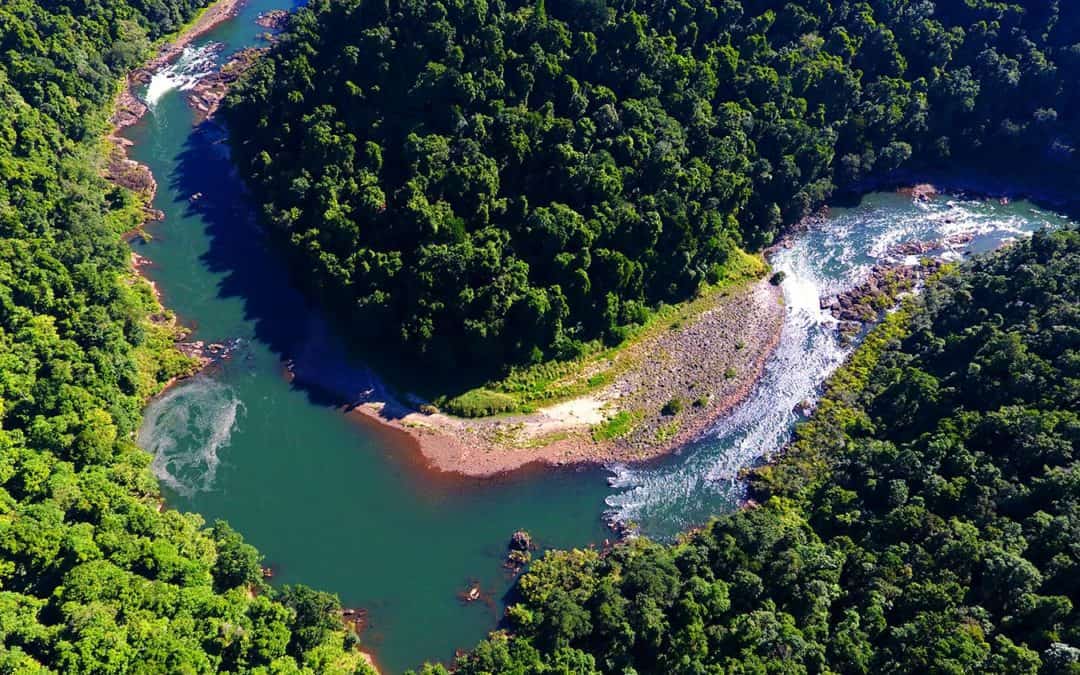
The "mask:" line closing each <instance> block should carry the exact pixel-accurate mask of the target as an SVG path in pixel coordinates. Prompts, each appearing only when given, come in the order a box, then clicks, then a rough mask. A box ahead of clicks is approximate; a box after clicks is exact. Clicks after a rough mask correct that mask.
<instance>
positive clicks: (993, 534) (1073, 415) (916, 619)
mask: <svg viewBox="0 0 1080 675" xmlns="http://www.w3.org/2000/svg"><path fill="white" fill-rule="evenodd" d="M913 304H915V303H913ZM1078 447H1080V232H1077V231H1076V230H1072V231H1068V232H1057V233H1054V234H1038V235H1036V236H1035V238H1034V239H1033V240H1032V241H1030V242H1025V243H1022V244H1016V245H1014V246H1013V247H1011V248H1009V249H1008V250H1006V251H1005V252H1003V253H1001V254H998V255H996V256H994V257H991V258H988V259H984V260H980V261H979V262H977V263H975V264H974V265H972V266H970V267H969V268H967V269H964V270H963V271H962V272H961V273H959V274H951V275H947V276H945V277H943V278H940V279H939V280H938V281H936V282H934V283H933V284H932V285H931V286H930V287H929V288H928V290H927V292H926V293H925V296H924V298H923V299H922V300H921V301H919V303H917V306H915V307H912V306H909V307H907V308H906V309H905V310H903V311H901V312H899V313H897V314H895V315H893V316H891V317H890V319H889V320H888V321H886V323H885V324H884V325H882V326H881V327H879V328H878V329H877V330H876V332H875V333H874V334H872V335H871V337H870V339H869V340H868V341H867V342H866V343H865V344H864V345H863V346H862V347H860V349H859V351H858V352H856V354H855V356H854V358H853V359H852V360H851V361H850V362H849V363H848V364H847V365H845V366H844V367H843V368H842V369H841V370H840V371H839V372H838V374H837V375H836V376H835V377H834V378H833V379H832V381H831V384H830V387H829V391H828V392H827V395H826V396H825V398H824V399H823V400H822V402H821V404H820V406H819V408H818V411H817V412H816V413H815V415H814V416H813V417H812V418H811V419H810V420H809V421H808V422H806V423H805V424H804V425H803V426H802V427H800V429H799V433H798V435H797V440H796V441H795V443H794V445H793V446H792V447H791V448H790V449H789V451H788V454H787V455H786V456H784V457H783V458H781V459H780V460H779V461H778V462H777V463H776V464H775V465H773V466H769V467H765V468H763V469H761V470H759V471H758V472H757V473H756V474H755V475H754V477H753V479H752V484H753V491H754V496H755V497H756V498H757V499H759V500H760V501H761V506H757V507H751V508H747V509H744V510H742V511H740V512H738V513H735V514H732V515H728V516H723V517H721V518H718V519H716V520H714V521H713V522H712V523H710V524H709V525H708V526H707V527H705V528H704V529H702V530H701V531H697V532H693V533H690V534H688V535H686V536H685V538H684V540H683V541H681V542H679V543H677V544H675V545H672V546H663V545H660V544H656V543H652V542H649V541H645V540H638V541H632V542H630V543H628V544H626V545H621V546H617V547H616V548H615V549H614V550H613V551H612V552H611V553H609V554H608V555H606V556H601V555H599V554H598V553H597V552H595V551H591V550H589V551H569V552H558V553H549V554H548V555H547V556H545V557H544V558H543V559H542V560H540V561H538V562H536V563H534V564H533V565H532V567H531V569H530V570H529V571H528V572H527V573H526V575H525V576H524V577H523V578H522V579H521V580H520V581H519V583H518V586H517V592H518V595H519V598H518V600H517V602H516V603H515V604H513V605H512V606H511V607H510V609H509V611H508V613H507V620H508V623H509V628H510V630H511V631H512V636H510V635H508V634H506V633H496V634H494V635H493V636H492V637H491V638H489V639H488V640H487V641H486V642H484V643H482V644H481V645H480V646H479V647H478V648H477V649H476V650H474V651H473V652H472V653H471V654H469V655H468V656H465V657H463V658H462V659H460V660H459V662H458V667H459V670H458V672H459V673H462V675H468V674H472V673H475V674H477V675H479V674H480V673H519V674H522V675H524V674H528V673H537V674H539V673H568V672H573V673H600V672H604V673H635V672H636V673H826V672H835V673H1002V674H1009V675H1019V674H1023V673H1029V674H1031V675H1035V674H1037V673H1042V674H1045V675H1051V674H1053V675H1060V674H1065V673H1080V611H1078V608H1077V606H1076V603H1078V602H1080V450H1078ZM424 672H425V673H428V674H429V675H433V674H434V673H442V672H445V671H444V670H443V668H442V667H441V666H435V667H428V668H425V670H424Z"/></svg>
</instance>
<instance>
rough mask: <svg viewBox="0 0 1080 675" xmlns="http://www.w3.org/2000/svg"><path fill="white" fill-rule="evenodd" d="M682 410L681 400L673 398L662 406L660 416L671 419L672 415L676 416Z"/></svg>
mask: <svg viewBox="0 0 1080 675" xmlns="http://www.w3.org/2000/svg"><path fill="white" fill-rule="evenodd" d="M682 409H683V402H682V399H681V398H673V399H671V400H670V401H668V402H667V403H665V404H664V407H663V408H660V414H661V415H664V416H665V417H671V416H672V415H678V414H679V412H680V411H682Z"/></svg>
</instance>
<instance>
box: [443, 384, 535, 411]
mask: <svg viewBox="0 0 1080 675" xmlns="http://www.w3.org/2000/svg"><path fill="white" fill-rule="evenodd" d="M443 407H444V408H445V409H446V411H447V412H449V413H450V414H451V415H457V416H459V417H487V416H488V415H498V414H499V413H505V412H510V411H512V410H516V409H517V407H518V403H517V399H516V398H514V397H513V396H511V395H510V394H504V393H502V392H499V391H492V390H490V389H484V388H483V387H480V388H477V389H470V390H469V391H467V392H465V393H464V394H461V395H460V396H455V397H454V398H452V399H450V400H449V401H447V402H446V404H445V405H444V406H443Z"/></svg>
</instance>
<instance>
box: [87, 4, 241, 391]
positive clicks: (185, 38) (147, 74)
mask: <svg viewBox="0 0 1080 675" xmlns="http://www.w3.org/2000/svg"><path fill="white" fill-rule="evenodd" d="M246 1H247V0H216V1H215V2H213V3H212V4H210V5H208V6H206V7H204V8H203V9H202V10H200V11H199V12H198V14H196V15H195V16H194V17H193V18H192V19H191V20H190V21H188V22H187V23H186V24H185V25H184V26H183V27H181V28H180V29H179V30H177V31H176V32H174V33H173V34H171V35H168V36H166V37H164V38H162V39H160V40H158V41H157V42H156V43H155V45H154V47H153V49H154V52H155V54H154V56H152V57H151V58H150V59H149V60H147V61H146V62H145V63H144V64H143V65H141V66H139V67H138V68H135V69H134V70H132V71H130V72H129V73H128V74H127V75H126V76H125V77H124V78H123V79H121V80H120V82H119V85H118V87H117V89H118V90H117V93H116V95H115V96H114V98H113V100H112V103H111V104H110V106H109V114H108V123H109V126H108V128H107V131H106V132H105V136H104V138H103V142H104V146H105V150H104V152H105V157H104V161H105V168H104V171H103V175H104V178H105V179H106V180H108V181H109V182H110V183H112V184H113V185H116V186H117V187H120V188H122V189H125V190H128V191H130V192H131V193H133V194H134V195H135V196H136V199H137V200H138V201H139V203H140V207H141V210H142V222H141V223H139V224H138V225H137V226H136V227H135V228H134V229H133V230H130V231H128V232H125V233H123V235H122V236H123V238H124V239H125V240H126V241H131V240H132V239H134V238H136V237H140V236H145V235H144V233H143V228H144V227H145V226H146V225H147V224H148V223H151V222H156V221H160V220H162V219H164V217H165V214H164V213H162V212H161V211H158V210H156V209H154V208H153V200H154V197H155V196H156V194H157V187H158V184H157V180H156V179H155V177H154V175H153V172H151V170H150V167H148V166H146V165H145V164H142V163H140V162H136V161H135V160H133V159H131V158H130V157H129V156H128V149H129V148H131V147H132V146H133V145H134V143H133V142H132V141H131V140H130V139H127V138H125V137H124V136H123V132H124V130H125V129H127V128H129V127H132V126H134V125H136V124H138V123H139V121H141V120H142V119H143V117H145V116H146V113H147V112H149V108H148V107H147V105H146V104H145V103H143V101H142V100H140V99H139V97H138V96H137V95H136V93H135V91H136V88H137V87H138V86H140V85H142V84H145V83H146V82H148V81H149V78H151V77H152V76H153V73H154V71H156V70H158V69H159V68H162V67H164V66H166V65H168V64H169V63H171V62H173V61H175V60H176V59H177V58H179V57H180V55H181V54H182V53H183V51H184V49H185V48H186V47H187V46H188V45H190V44H191V43H192V42H193V41H195V40H197V39H198V38H199V37H201V36H203V35H205V34H206V33H208V32H210V31H211V30H213V29H214V28H216V27H218V26H219V25H221V24H222V23H225V22H226V21H229V20H230V19H233V18H235V17H236V16H237V14H238V13H239V10H240V7H241V6H242V5H243V4H244V3H245V2H246ZM152 266H153V261H151V260H150V259H148V258H146V257H144V256H141V255H139V254H138V253H137V252H135V251H132V252H131V263H130V270H131V275H132V278H133V279H134V280H136V282H137V283H142V284H145V285H146V286H148V287H149V289H150V292H151V294H152V296H153V299H154V307H153V308H152V310H151V311H150V312H148V316H147V317H146V320H147V322H148V323H149V324H150V325H151V326H152V327H154V329H155V330H158V331H162V332H165V333H167V334H168V335H169V337H170V338H171V340H172V342H173V345H172V346H171V347H170V349H171V351H172V352H174V355H175V356H176V358H179V359H184V360H186V365H185V367H184V368H183V369H181V370H180V372H179V373H177V374H175V375H172V376H170V377H168V378H167V379H165V380H164V381H156V382H155V384H154V386H153V387H152V389H153V391H152V393H151V395H150V396H149V397H148V400H152V399H153V398H155V397H158V396H161V395H162V394H164V393H165V392H167V391H168V390H169V389H171V388H172V387H173V386H175V385H176V384H177V383H179V382H181V381H183V380H186V379H189V378H191V377H194V376H195V375H197V374H198V373H200V372H202V371H203V370H204V369H206V368H207V367H208V366H210V365H211V364H212V363H214V361H215V356H214V355H211V354H210V353H206V352H204V351H203V350H201V349H193V348H188V349H183V348H182V345H183V340H184V339H185V338H186V337H187V336H188V335H190V334H191V329H190V328H188V327H186V326H184V325H182V324H181V323H180V321H179V320H178V319H177V317H176V315H175V314H174V313H173V312H172V311H171V310H170V309H168V307H166V306H165V303H164V301H163V299H162V296H161V291H160V290H159V289H158V287H157V284H156V283H155V282H154V280H153V279H151V278H150V276H149V275H148V273H147V269H148V268H150V267H152ZM155 379H156V378H155Z"/></svg>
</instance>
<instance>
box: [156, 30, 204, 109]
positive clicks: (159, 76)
mask: <svg viewBox="0 0 1080 675" xmlns="http://www.w3.org/2000/svg"><path fill="white" fill-rule="evenodd" d="M220 51H221V45H220V44H217V43H207V44H205V45H200V46H197V47H193V46H188V47H185V48H184V51H183V52H182V53H181V54H180V56H179V58H177V59H176V61H174V62H172V63H171V64H169V65H168V66H165V67H164V68H162V69H161V70H159V71H157V72H156V73H154V75H153V77H152V78H151V79H150V84H149V86H147V88H146V93H145V94H143V99H144V100H145V101H146V105H148V106H150V107H151V108H153V107H154V106H156V105H157V103H158V101H160V100H161V97H162V96H164V95H165V94H167V93H169V92H170V91H173V90H179V91H188V90H189V89H191V88H193V87H194V86H195V85H196V84H197V83H198V81H199V80H201V79H202V78H204V77H206V76H207V75H209V74H210V73H211V72H213V70H214V68H215V66H216V62H217V59H216V56H217V54H218V53H220Z"/></svg>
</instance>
